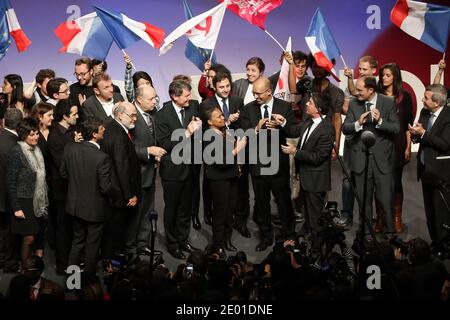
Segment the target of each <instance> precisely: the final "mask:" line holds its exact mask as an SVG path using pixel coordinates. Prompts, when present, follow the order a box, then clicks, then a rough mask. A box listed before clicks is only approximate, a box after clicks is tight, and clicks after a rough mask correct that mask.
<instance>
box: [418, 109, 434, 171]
mask: <svg viewBox="0 0 450 320" xmlns="http://www.w3.org/2000/svg"><path fill="white" fill-rule="evenodd" d="M435 119H436V115H435V114H434V113H430V117H429V118H428V124H427V128H426V130H427V131H428V132H430V130H431V127H433V124H434V120H435ZM425 149H426V148H425ZM425 149H422V152H421V153H420V162H421V163H422V164H423V165H424V164H425Z"/></svg>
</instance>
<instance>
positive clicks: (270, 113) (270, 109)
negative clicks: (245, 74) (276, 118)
mask: <svg viewBox="0 0 450 320" xmlns="http://www.w3.org/2000/svg"><path fill="white" fill-rule="evenodd" d="M273 102H274V99H273V97H272V98H271V99H270V100H269V101H268V102H267V103H263V104H262V105H260V106H259V108H260V109H261V115H263V114H264V106H267V107H268V108H267V111H268V112H269V117H270V116H271V115H272V109H273Z"/></svg>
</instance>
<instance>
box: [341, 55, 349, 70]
mask: <svg viewBox="0 0 450 320" xmlns="http://www.w3.org/2000/svg"><path fill="white" fill-rule="evenodd" d="M341 60H342V63H343V64H344V67H346V68H348V67H347V64H346V63H345V60H344V56H343V55H342V54H341Z"/></svg>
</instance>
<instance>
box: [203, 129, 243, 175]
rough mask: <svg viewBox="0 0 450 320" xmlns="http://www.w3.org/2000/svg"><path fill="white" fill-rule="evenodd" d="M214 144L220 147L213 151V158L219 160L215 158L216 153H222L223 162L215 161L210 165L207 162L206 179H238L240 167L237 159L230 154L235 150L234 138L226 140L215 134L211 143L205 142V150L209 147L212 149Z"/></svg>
mask: <svg viewBox="0 0 450 320" xmlns="http://www.w3.org/2000/svg"><path fill="white" fill-rule="evenodd" d="M213 143H214V145H215V144H217V146H220V147H219V148H217V149H213V150H211V152H210V153H211V156H213V159H217V158H215V156H216V151H219V152H221V153H222V161H220V162H219V161H214V162H213V163H209V164H208V163H206V162H205V174H206V178H207V179H209V180H227V179H233V178H236V177H237V176H238V174H239V167H238V165H237V159H236V157H234V156H233V155H232V154H230V153H231V151H232V150H233V149H234V138H233V137H231V136H230V137H229V138H227V139H225V137H224V136H222V135H219V134H218V133H216V132H214V135H213V136H212V138H211V141H209V142H205V148H208V146H209V148H212V146H213V145H212V144H213ZM227 151H228V153H227ZM227 156H228V159H227Z"/></svg>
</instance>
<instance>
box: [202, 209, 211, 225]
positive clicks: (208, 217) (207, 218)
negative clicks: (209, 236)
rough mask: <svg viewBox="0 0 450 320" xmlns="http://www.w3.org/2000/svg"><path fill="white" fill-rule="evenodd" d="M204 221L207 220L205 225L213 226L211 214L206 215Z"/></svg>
mask: <svg viewBox="0 0 450 320" xmlns="http://www.w3.org/2000/svg"><path fill="white" fill-rule="evenodd" d="M204 217H205V218H204V220H205V223H206V224H207V225H210V226H212V217H211V214H210V213H208V214H207V213H206V212H205V213H204Z"/></svg>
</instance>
